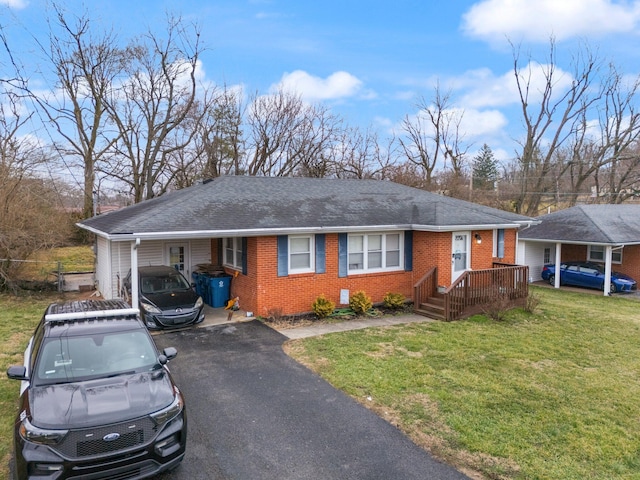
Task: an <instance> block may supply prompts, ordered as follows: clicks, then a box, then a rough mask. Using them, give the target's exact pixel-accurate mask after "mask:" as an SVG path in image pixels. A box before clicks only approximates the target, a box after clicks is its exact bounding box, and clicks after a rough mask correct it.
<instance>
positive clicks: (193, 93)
mask: <svg viewBox="0 0 640 480" xmlns="http://www.w3.org/2000/svg"><path fill="white" fill-rule="evenodd" d="M202 51H203V48H202V46H201V44H200V33H199V30H198V28H197V27H196V26H193V25H192V26H189V27H187V26H185V25H184V24H183V23H182V20H181V19H180V18H173V17H171V18H169V19H168V26H167V32H166V38H165V39H161V38H160V36H158V35H156V34H154V33H152V32H149V33H148V34H147V35H146V36H145V37H144V38H143V39H142V40H141V41H139V42H136V43H134V44H132V45H130V46H129V47H128V48H127V50H126V52H127V60H128V61H127V64H126V66H125V72H126V75H127V78H125V79H124V80H123V81H122V84H121V86H120V88H119V89H118V91H117V92H115V93H114V94H113V95H112V96H111V97H110V98H109V99H108V100H107V102H106V108H107V111H108V113H109V116H110V118H111V121H113V122H114V124H115V125H116V126H117V129H118V132H119V134H120V136H119V137H118V141H117V142H116V143H115V145H114V148H112V150H111V158H110V163H109V165H108V167H107V168H106V169H104V170H103V171H104V173H105V174H107V175H109V176H112V177H113V178H115V179H117V180H119V181H121V182H123V183H124V184H126V185H128V186H129V188H130V189H131V192H132V195H133V198H134V201H135V202H136V203H137V202H140V201H142V200H145V199H149V198H152V197H154V196H156V195H159V194H161V193H163V192H164V191H166V190H167V188H169V186H170V185H171V184H172V181H173V178H174V177H175V175H176V170H175V169H172V168H171V161H172V159H174V158H175V155H174V154H176V152H178V151H180V150H182V149H184V148H186V147H187V146H188V145H189V144H190V143H191V142H192V140H193V138H194V136H195V135H196V132H197V131H198V129H197V125H198V124H199V122H200V121H201V120H202V119H203V118H204V117H205V116H206V115H208V113H209V111H208V109H207V108H200V109H199V110H198V113H197V114H194V112H195V108H194V107H195V106H196V100H197V94H198V82H197V78H196V74H197V69H198V62H199V57H200V55H201V53H202ZM182 158H184V157H182ZM192 160H194V161H195V158H193V159H192Z"/></svg>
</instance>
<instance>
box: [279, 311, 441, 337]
mask: <svg viewBox="0 0 640 480" xmlns="http://www.w3.org/2000/svg"><path fill="white" fill-rule="evenodd" d="M433 321H435V320H433V319H431V318H427V317H423V316H422V315H413V314H408V315H398V316H393V317H392V316H386V317H379V318H371V319H363V320H345V321H344V322H339V323H319V324H316V325H309V326H307V327H295V328H285V329H280V330H278V332H280V333H281V334H282V335H284V336H285V337H287V338H290V339H294V338H307V337H315V336H318V335H324V334H327V333H335V332H348V331H350V330H360V329H362V328H369V327H386V326H389V325H400V324H404V323H424V322H433Z"/></svg>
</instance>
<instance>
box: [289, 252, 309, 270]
mask: <svg viewBox="0 0 640 480" xmlns="http://www.w3.org/2000/svg"><path fill="white" fill-rule="evenodd" d="M303 268H304V269H308V268H311V258H310V255H309V254H308V253H294V254H292V255H291V269H292V270H299V269H303Z"/></svg>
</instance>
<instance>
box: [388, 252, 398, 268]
mask: <svg viewBox="0 0 640 480" xmlns="http://www.w3.org/2000/svg"><path fill="white" fill-rule="evenodd" d="M385 266H386V267H399V266H400V252H398V251H396V252H387V264H386V265H385Z"/></svg>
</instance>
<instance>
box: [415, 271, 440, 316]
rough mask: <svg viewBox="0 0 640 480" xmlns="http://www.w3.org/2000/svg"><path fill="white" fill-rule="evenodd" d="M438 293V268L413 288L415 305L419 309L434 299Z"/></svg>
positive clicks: (429, 272)
mask: <svg viewBox="0 0 640 480" xmlns="http://www.w3.org/2000/svg"><path fill="white" fill-rule="evenodd" d="M437 292H438V267H433V268H432V269H431V270H429V271H428V272H427V273H425V274H424V275H423V276H422V278H421V279H420V280H418V282H417V283H416V284H415V285H414V286H413V304H414V308H417V307H418V306H419V305H420V304H422V303H424V302H426V301H427V299H428V298H429V297H433V296H434V295H436V293H437Z"/></svg>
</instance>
